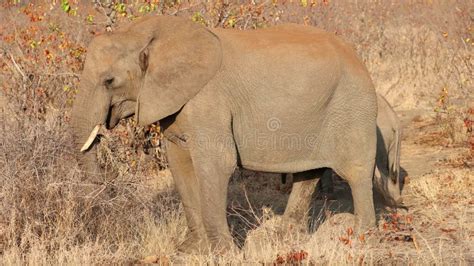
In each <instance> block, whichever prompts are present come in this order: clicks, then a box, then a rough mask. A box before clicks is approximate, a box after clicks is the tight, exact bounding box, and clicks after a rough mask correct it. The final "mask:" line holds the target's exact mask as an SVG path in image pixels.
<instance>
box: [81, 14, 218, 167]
mask: <svg viewBox="0 0 474 266" xmlns="http://www.w3.org/2000/svg"><path fill="white" fill-rule="evenodd" d="M221 60H222V52H221V47H220V41H219V39H218V38H217V36H215V35H214V34H213V33H212V32H210V31H209V30H207V29H206V28H205V27H202V26H199V25H197V24H195V23H193V22H192V21H187V20H182V19H177V18H175V17H164V16H163V17H148V18H143V19H141V20H139V21H137V22H135V23H133V24H131V25H130V26H128V27H125V28H122V29H119V30H118V31H116V32H114V33H110V34H104V35H101V36H98V37H96V38H94V39H93V40H92V42H91V43H90V45H89V47H88V52H87V57H86V61H85V65H84V70H83V73H82V76H81V83H80V88H79V92H78V94H77V97H76V100H75V102H74V107H73V111H72V127H73V136H74V141H75V145H76V146H77V149H78V150H79V149H80V150H81V152H83V155H82V156H81V159H80V162H81V164H82V165H84V166H85V167H86V170H89V171H92V172H97V170H99V168H98V165H97V162H96V156H95V154H96V147H95V145H94V144H96V142H97V134H98V131H99V128H100V126H102V125H103V126H106V127H107V128H109V129H111V128H113V127H115V126H116V125H117V123H118V122H119V120H120V119H122V118H126V117H129V116H132V115H133V114H135V117H136V120H137V123H138V124H139V125H147V124H150V123H153V122H156V121H159V120H160V119H163V118H165V117H167V116H170V115H172V114H174V113H176V112H178V111H179V110H180V108H182V107H183V105H184V104H186V102H187V101H189V100H190V99H191V98H192V97H193V96H195V95H196V94H197V93H198V92H199V91H200V89H201V88H203V87H204V85H205V84H206V83H207V82H208V81H209V80H210V79H211V78H212V77H213V76H214V75H215V74H216V72H217V71H218V69H219V67H220V64H221Z"/></svg>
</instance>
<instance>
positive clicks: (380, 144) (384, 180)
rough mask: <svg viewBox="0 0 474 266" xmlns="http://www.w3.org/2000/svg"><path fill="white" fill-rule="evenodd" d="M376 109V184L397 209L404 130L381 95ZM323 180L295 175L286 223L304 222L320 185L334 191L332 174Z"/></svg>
mask: <svg viewBox="0 0 474 266" xmlns="http://www.w3.org/2000/svg"><path fill="white" fill-rule="evenodd" d="M377 106H378V112H377V153H376V160H375V161H376V164H375V171H374V179H373V183H374V187H375V188H376V189H377V190H378V191H379V192H380V194H381V195H382V196H383V197H384V200H385V202H386V203H387V204H388V205H390V206H394V207H397V206H399V205H400V203H401V186H402V184H403V180H401V176H400V143H401V134H402V129H401V125H400V121H399V120H398V117H397V114H396V113H395V111H394V110H393V109H392V107H391V106H390V104H389V103H388V102H387V100H386V99H385V98H384V97H383V96H382V95H380V94H377ZM328 170H330V169H328ZM283 175H286V174H283ZM311 177H314V175H311ZM320 177H321V178H320V179H319V181H318V179H315V178H309V179H308V178H302V177H301V174H295V175H294V183H293V188H292V190H291V193H290V198H289V200H288V204H287V207H286V209H285V213H284V218H283V219H284V220H285V221H286V222H289V221H291V220H295V221H301V220H302V218H303V217H304V215H305V214H306V213H307V212H308V211H309V207H310V204H311V198H312V195H313V193H314V190H315V188H316V185H317V184H318V182H319V184H321V186H320V188H321V189H322V190H323V191H324V192H328V191H330V190H332V186H333V184H332V182H333V181H332V173H331V172H330V171H326V172H324V173H321V174H320ZM282 178H283V177H282ZM284 179H286V177H284Z"/></svg>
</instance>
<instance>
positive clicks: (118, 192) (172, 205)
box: [0, 0, 474, 265]
mask: <svg viewBox="0 0 474 266" xmlns="http://www.w3.org/2000/svg"><path fill="white" fill-rule="evenodd" d="M163 14H166V15H175V16H182V17H187V18H189V19H190V20H193V21H194V22H195V23H200V24H203V25H206V26H207V27H211V28H215V27H222V28H234V29H236V30H253V29H257V28H264V27H270V26H272V25H276V24H281V23H287V22H292V23H298V24H306V25H313V26H316V27H320V28H322V29H325V30H327V31H329V32H333V33H334V34H336V35H338V36H340V37H341V38H343V39H345V40H347V41H348V42H350V43H351V44H353V45H354V47H355V48H356V50H357V52H358V54H359V56H360V58H361V59H362V60H363V61H364V63H365V64H366V65H367V67H368V69H369V71H370V73H371V76H372V79H373V81H374V83H375V85H376V88H377V91H378V92H379V93H380V94H382V95H384V96H385V97H386V98H387V99H388V101H389V102H390V103H391V104H392V106H394V108H395V109H396V110H397V112H398V114H399V117H400V119H401V121H402V124H403V127H404V139H403V142H402V164H401V165H402V167H403V169H404V175H405V180H406V183H405V187H404V191H403V197H404V203H405V205H406V207H407V209H398V210H396V209H390V208H387V207H384V206H383V205H381V204H378V227H377V228H376V229H373V230H371V231H370V232H367V233H366V234H365V235H362V236H355V235H354V234H353V230H352V228H351V227H350V226H351V219H350V216H351V215H350V214H348V213H347V211H350V209H351V208H350V205H351V200H350V192H349V191H348V186H347V184H345V183H344V182H342V181H341V180H336V181H337V182H336V188H335V193H334V194H335V199H328V198H322V197H317V198H316V199H315V204H314V207H313V208H312V212H311V217H312V219H311V221H309V225H308V226H306V224H305V223H304V222H302V225H301V226H300V227H298V226H295V227H291V228H286V229H285V230H283V231H284V232H285V233H283V234H282V233H281V230H277V228H278V227H279V226H280V223H279V219H280V216H279V215H280V214H281V213H282V211H283V210H284V207H285V204H286V200H287V198H288V194H289V191H290V190H291V182H287V183H286V184H281V180H280V176H279V175H276V174H267V173H255V172H250V171H245V170H237V171H236V173H235V174H234V176H233V179H232V181H231V185H230V188H229V191H230V193H229V194H230V195H229V199H228V221H229V224H230V226H231V229H232V233H233V234H234V237H235V239H236V242H237V243H239V245H240V246H242V249H241V250H240V251H236V252H235V253H232V254H225V255H223V256H217V255H215V256H214V255H204V254H203V255H184V254H179V253H178V252H177V246H178V245H179V244H180V243H181V242H182V241H183V240H184V236H185V233H186V219H185V217H184V213H183V207H182V205H181V203H180V200H179V197H178V195H177V193H176V191H175V189H174V185H173V180H172V177H171V174H170V173H169V171H168V170H167V164H166V159H165V156H164V152H163V150H162V147H161V146H160V139H161V132H160V129H159V126H158V125H151V126H149V127H146V128H143V127H137V126H135V125H134V121H133V119H129V120H127V121H122V122H121V124H120V126H118V127H117V128H116V129H114V130H113V131H111V132H107V133H106V134H105V136H104V138H103V139H102V140H103V141H101V143H100V149H99V154H98V156H99V159H100V161H101V164H102V165H106V166H108V167H109V169H113V170H114V171H115V172H117V173H118V176H114V177H113V178H110V177H109V176H107V177H102V176H92V175H89V174H87V173H84V172H82V171H81V170H80V169H79V166H78V162H77V159H76V154H77V151H75V149H74V146H73V144H72V139H71V132H70V124H69V123H70V110H71V106H72V104H73V102H74V98H75V95H76V94H77V90H78V83H79V80H80V73H81V69H82V67H83V62H84V58H85V56H86V54H87V44H88V43H89V41H90V40H91V39H92V38H93V37H94V36H96V35H100V34H103V33H104V32H106V31H113V30H114V29H116V28H117V27H119V26H120V25H121V24H124V23H127V22H129V21H133V20H134V19H136V18H138V17H141V16H145V15H153V16H158V15H163ZM473 19H474V6H473V5H472V2H471V1H462V0H458V1H421V0H420V1H375V2H373V1H333V0H272V1H261V0H258V1H253V0H252V1H220V0H219V1H194V0H189V1H182V0H130V1H126V0H122V1H120V0H108V1H107V0H96V1H79V0H48V1H47V0H44V1H23V0H5V1H2V3H1V5H0V81H1V82H0V199H1V201H0V257H1V263H2V264H34V265H36V264H106V263H107V264H108V263H130V262H140V260H142V262H154V263H160V264H169V263H172V262H181V263H251V264H262V263H263V264H285V263H308V264H362V263H367V264H381V263H393V264H402V263H403V264H405V263H412V264H464V265H468V264H472V263H474V256H473V254H474V222H473V217H474V200H473V198H472V195H473V193H474V174H473V172H474V171H473V167H474V135H473V127H474V90H473V79H472V78H473V63H474V58H473V56H472V55H473V49H474V26H473ZM289 52H291V51H289ZM290 181H291V180H290ZM348 206H349V207H348ZM308 227H310V229H311V230H310V231H312V232H311V233H308V232H307V230H306V229H307V228H308Z"/></svg>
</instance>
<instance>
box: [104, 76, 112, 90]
mask: <svg viewBox="0 0 474 266" xmlns="http://www.w3.org/2000/svg"><path fill="white" fill-rule="evenodd" d="M112 83H114V78H106V79H105V80H104V86H106V87H107V88H110V87H111V86H112Z"/></svg>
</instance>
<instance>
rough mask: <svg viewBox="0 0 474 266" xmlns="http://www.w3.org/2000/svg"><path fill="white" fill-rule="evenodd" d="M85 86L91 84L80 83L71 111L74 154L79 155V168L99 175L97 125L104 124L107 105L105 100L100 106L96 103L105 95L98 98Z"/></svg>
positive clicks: (90, 88) (94, 91)
mask: <svg viewBox="0 0 474 266" xmlns="http://www.w3.org/2000/svg"><path fill="white" fill-rule="evenodd" d="M87 85H91V84H88V82H87V81H81V87H80V89H79V93H78V94H77V97H76V100H75V102H74V106H73V109H72V116H71V124H72V129H73V139H74V146H75V148H76V152H78V153H79V152H80V153H81V154H80V155H79V156H78V161H79V164H80V166H81V168H82V169H83V170H84V171H86V172H88V173H90V174H99V173H101V171H100V166H99V164H98V162H97V145H96V144H97V142H98V139H97V133H98V129H99V125H101V124H104V123H105V120H106V118H107V115H108V109H109V106H108V105H109V104H108V101H107V99H102V101H103V102H104V103H102V104H100V103H99V102H98V101H100V100H101V98H104V96H105V95H103V96H102V97H100V95H97V93H96V92H97V90H93V87H91V86H87ZM91 94H94V95H91ZM105 98H106V97H105Z"/></svg>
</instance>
